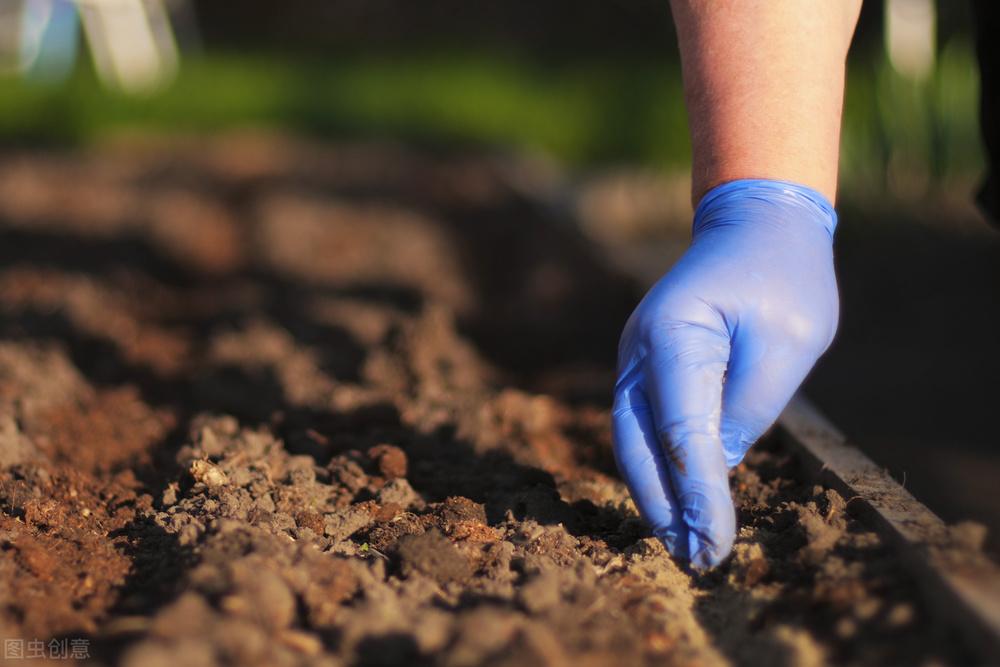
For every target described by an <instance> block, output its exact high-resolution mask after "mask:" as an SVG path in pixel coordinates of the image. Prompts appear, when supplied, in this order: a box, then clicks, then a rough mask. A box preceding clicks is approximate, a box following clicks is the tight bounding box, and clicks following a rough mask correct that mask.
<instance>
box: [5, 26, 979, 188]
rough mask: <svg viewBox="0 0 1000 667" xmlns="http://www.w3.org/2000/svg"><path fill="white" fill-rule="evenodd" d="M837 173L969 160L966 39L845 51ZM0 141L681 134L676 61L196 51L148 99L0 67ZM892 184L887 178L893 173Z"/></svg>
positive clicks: (673, 149) (573, 139) (672, 138)
mask: <svg viewBox="0 0 1000 667" xmlns="http://www.w3.org/2000/svg"><path fill="white" fill-rule="evenodd" d="M849 69H850V74H849V79H848V81H849V84H848V92H847V98H846V103H845V115H844V135H843V175H844V180H845V184H852V183H857V184H858V185H859V187H875V188H885V187H886V186H887V185H888V186H893V185H894V184H898V183H901V184H902V186H903V187H912V186H914V184H916V186H917V187H933V186H934V185H935V184H942V183H947V182H949V181H950V180H953V179H954V178H955V177H956V176H960V175H963V174H969V173H974V172H976V171H977V170H978V169H979V168H980V165H981V155H980V148H979V137H978V125H977V122H976V99H977V97H976V96H977V91H976V85H977V78H976V70H975V61H974V58H973V56H972V51H971V48H970V47H969V45H968V44H966V43H957V44H953V45H950V46H948V47H946V48H945V49H944V50H943V51H942V52H941V57H940V58H939V65H938V67H937V70H936V71H935V72H934V74H933V76H932V77H931V78H930V79H929V80H928V81H927V82H925V83H923V84H915V83H912V82H908V81H905V80H903V79H901V78H900V77H899V76H898V75H896V74H894V73H893V72H892V70H891V68H890V67H889V66H888V65H887V64H886V63H885V62H878V61H876V62H874V63H872V62H869V61H862V62H852V63H851V65H850V67H849ZM0 99H2V102H0V142H3V143H4V144H7V145H12V144H20V145H24V144H38V143H42V144H53V143H57V144H86V143H89V142H92V141H95V140H99V139H100V138H101V137H103V136H105V135H108V134H111V133H115V132H119V131H121V130H132V131H146V132H157V133H171V132H184V133H202V132H214V131H218V130H224V129H227V128H232V127H245V126H254V127H267V128H288V129H292V130H295V131H298V132H304V133H307V134H310V135H315V136H319V137H325V138H341V137H352V138H389V139H397V140H403V141H411V142H422V143H428V144H433V145H446V146H459V147H488V148H494V149H500V150H510V149H514V150H525V151H540V152H544V153H547V154H549V155H551V156H553V157H555V158H556V159H557V160H559V161H561V162H563V163H564V164H566V165H568V166H571V167H592V166H597V165H603V164H609V163H631V164H640V165H645V166H650V167H654V168H664V169H683V168H685V167H686V166H687V164H688V163H689V160H690V151H691V149H690V143H689V139H688V135H687V125H686V116H685V111H684V106H683V100H682V85H681V79H680V71H679V67H678V66H677V64H676V63H675V62H669V61H659V62H658V61H651V60H622V61H617V62H614V61H612V62H608V61H597V62H585V61H570V62H538V61H532V60H524V59H518V58H515V57H511V56H505V55H501V54H496V53H443V54H420V53H408V54H402V55H396V56H393V55H379V56H364V57H362V56H345V57H331V58H324V59H319V58H308V57H301V56H300V57H289V56H280V55H275V54H246V53H240V54H236V53H207V54H200V55H194V56H188V57H186V58H185V59H184V60H183V62H182V66H181V70H180V74H179V76H178V78H177V79H176V81H174V82H173V84H172V85H171V86H169V87H168V88H167V89H165V90H163V91H161V92H159V93H157V94H155V95H153V96H150V97H148V98H141V99H140V98H134V97H126V96H123V95H120V94H117V93H114V92H110V91H108V90H105V89H104V88H102V87H101V86H100V85H99V84H98V82H97V80H96V78H95V75H94V73H93V71H92V69H91V68H90V66H89V64H88V63H86V61H85V60H84V64H82V65H80V66H78V67H77V70H76V72H75V73H74V75H73V76H72V77H71V78H70V79H69V80H68V81H67V82H65V83H63V84H61V85H59V86H55V87H42V86H36V85H33V84H31V83H28V82H24V81H21V80H18V79H16V78H11V77H8V78H3V79H0ZM897 182H898V183H897Z"/></svg>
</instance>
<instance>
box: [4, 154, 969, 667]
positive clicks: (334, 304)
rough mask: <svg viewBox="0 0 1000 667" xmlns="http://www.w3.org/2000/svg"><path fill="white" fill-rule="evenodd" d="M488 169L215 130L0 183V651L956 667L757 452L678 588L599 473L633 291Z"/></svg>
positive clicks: (562, 221)
mask: <svg viewBox="0 0 1000 667" xmlns="http://www.w3.org/2000/svg"><path fill="white" fill-rule="evenodd" d="M547 178H551V175H550V174H549V173H548V172H547V171H545V170H544V169H542V168H541V167H539V166H538V165H532V164H530V163H525V162H518V161H513V160H509V159H500V158H483V157H468V156H455V155H428V154H419V153H414V152H408V151H405V150H402V149H399V148H393V147H384V146H381V147H380V146H351V145H345V146H334V147H317V146H315V145H310V144H306V143H302V142H296V141H293V140H290V139H285V138H280V137H274V136H267V135H258V134H242V135H232V136H228V137H221V138H218V139H213V140H211V141H208V140H191V141H181V140H175V141H172V142H170V143H164V142H148V141H147V142H138V141H135V140H132V141H128V142H122V143H117V144H109V145H106V146H103V147H101V148H99V149H94V150H90V151H87V152H77V153H58V152H52V153H42V152H37V151H34V152H22V153H7V154H6V155H5V156H4V157H3V158H2V167H0V464H2V468H0V550H2V551H3V558H2V559H0V601H2V606H0V635H3V636H4V637H26V638H41V639H46V640H47V639H49V638H51V637H57V638H60V637H63V638H66V637H69V638H86V639H87V640H89V641H90V653H91V657H92V659H93V660H94V661H96V662H98V663H100V664H122V665H128V666H130V667H131V666H135V667H138V666H140V665H141V666H143V667H151V666H158V665H177V664H180V665H190V666H192V667H194V666H198V665H216V664H225V665H298V664H309V665H396V664H407V665H409V664H416V665H447V666H455V667H459V666H464V665H518V666H523V665H536V664H538V665H569V664H574V665H600V664H625V665H633V664H634V665H640V664H660V665H662V664H670V665H674V664H676V665H702V664H704V665H714V664H727V663H736V664H769V665H770V664H788V665H803V666H805V665H818V664H825V663H836V664H872V665H887V664H908V665H914V664H962V663H966V662H968V661H969V656H968V655H967V654H965V653H964V649H963V648H962V645H961V644H960V643H959V642H958V641H957V640H956V639H955V638H954V637H953V636H951V635H950V633H949V631H948V630H947V629H945V628H943V627H942V626H940V625H938V624H935V623H933V622H932V620H931V619H930V617H929V613H928V612H929V610H928V609H927V608H926V606H925V605H924V604H923V602H922V601H921V599H920V598H919V596H918V595H917V593H916V589H915V586H914V582H913V581H911V580H910V579H909V578H908V577H907V576H906V575H905V574H904V572H903V571H902V570H901V568H900V567H899V565H898V563H899V557H898V554H896V553H894V552H893V551H892V550H891V549H890V548H889V547H888V546H886V545H884V544H883V543H882V542H881V541H880V539H879V537H878V536H877V535H876V534H875V533H873V532H871V531H870V530H869V529H868V528H866V527H865V525H864V524H863V523H862V522H861V521H860V520H858V519H857V518H855V517H854V516H852V513H851V505H850V503H849V502H848V501H847V500H845V499H844V498H842V497H841V496H839V495H838V494H837V493H835V492H834V491H832V490H829V489H824V488H822V487H815V486H813V485H811V484H808V483H805V482H803V481H801V479H800V477H799V475H798V470H797V467H796V463H795V461H794V460H793V459H792V458H791V457H790V455H789V454H787V453H786V452H784V451H782V450H781V449H780V448H779V447H778V445H777V444H775V443H772V442H764V443H761V445H760V446H758V447H757V448H755V449H754V450H753V452H752V453H751V454H750V456H749V457H748V459H747V461H746V462H745V463H744V464H742V465H740V466H739V468H738V469H737V470H736V471H734V474H733V480H732V482H733V488H734V493H735V498H736V502H737V506H738V514H739V520H740V525H741V528H740V533H739V537H738V540H737V544H736V547H735V553H734V556H733V557H732V559H731V560H730V561H728V562H727V563H726V564H724V565H723V566H722V567H720V568H718V569H717V570H715V571H712V572H709V573H696V572H692V571H690V570H688V569H686V568H685V566H684V565H683V564H682V563H677V562H674V561H673V560H672V559H671V558H670V557H669V556H668V555H667V554H666V552H665V551H664V549H663V547H662V546H661V545H659V544H658V543H657V542H656V541H655V540H654V539H652V538H650V537H649V535H648V533H647V531H646V529H645V528H644V526H643V524H642V522H641V521H640V520H639V519H638V517H637V515H636V512H635V508H634V506H633V505H632V503H631V501H630V500H629V498H628V494H627V491H626V489H625V487H624V486H623V484H622V483H621V481H620V480H619V479H618V477H617V475H616V472H615V470H614V462H613V458H612V455H611V445H610V433H609V426H608V413H607V408H608V396H609V390H610V386H611V382H612V380H613V377H612V373H613V368H612V365H613V357H614V350H615V346H616V342H617V336H618V333H619V330H620V327H621V325H622V323H623V322H624V319H625V318H626V316H627V315H628V312H629V311H630V310H631V308H632V306H633V305H634V303H635V301H636V298H637V297H638V294H637V292H636V289H635V287H634V285H633V284H632V283H631V282H630V281H629V280H627V279H626V278H624V277H623V276H621V275H619V274H617V273H615V272H614V271H613V270H612V269H610V268H609V267H608V266H607V265H606V263H605V262H604V261H603V259H602V258H601V256H600V255H599V253H597V252H596V251H595V250H594V248H592V247H591V246H590V245H589V244H588V243H587V241H586V240H585V239H584V238H583V237H582V236H581V235H580V233H579V232H578V231H577V229H578V228H577V227H576V226H575V225H574V224H573V221H572V220H569V219H567V218H566V216H565V215H564V214H563V213H560V210H559V209H557V208H555V207H552V206H549V205H546V204H545V203H544V202H542V201H541V200H539V199H538V198H537V197H535V196H533V192H534V191H533V188H534V187H535V185H534V184H537V183H539V182H544V181H545V179H547Z"/></svg>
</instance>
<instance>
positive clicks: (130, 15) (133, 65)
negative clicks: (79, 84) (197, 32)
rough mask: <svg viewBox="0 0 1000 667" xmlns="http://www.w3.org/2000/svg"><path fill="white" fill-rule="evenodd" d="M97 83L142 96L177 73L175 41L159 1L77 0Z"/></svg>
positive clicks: (167, 17)
mask: <svg viewBox="0 0 1000 667" xmlns="http://www.w3.org/2000/svg"><path fill="white" fill-rule="evenodd" d="M78 4H79V6H80V16H81V18H82V21H83V29H84V32H85V33H86V35H87V43H88V44H89V45H90V51H91V53H92V54H93V56H94V67H95V68H96V69H97V75H98V76H99V77H100V78H101V81H102V82H103V83H104V84H105V85H107V86H110V87H113V88H118V89H120V90H122V91H123V92H127V93H132V94H143V93H150V92H153V91H155V90H156V89H158V88H161V87H163V86H164V85H166V84H167V83H169V82H170V81H171V80H172V79H173V78H174V75H175V74H176V73H177V62H178V54H177V42H176V41H175V39H174V33H173V29H172V28H171V25H170V18H169V16H168V15H167V12H166V11H165V10H164V7H163V3H162V2H161V0H78Z"/></svg>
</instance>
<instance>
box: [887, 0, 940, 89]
mask: <svg viewBox="0 0 1000 667" xmlns="http://www.w3.org/2000/svg"><path fill="white" fill-rule="evenodd" d="M936 33H937V13H936V11H935V8H934V0H886V3H885V45H886V51H887V52H888V54H889V62H890V64H892V67H893V69H895V70H896V71H897V72H899V73H900V74H902V75H903V76H905V77H906V78H908V79H912V80H914V81H922V80H924V79H926V78H927V75H928V74H930V72H931V70H932V69H933V68H934V57H935V53H936V47H937V45H936V43H935V42H936Z"/></svg>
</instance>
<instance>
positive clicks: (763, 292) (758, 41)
mask: <svg viewBox="0 0 1000 667" xmlns="http://www.w3.org/2000/svg"><path fill="white" fill-rule="evenodd" d="M859 6H860V3H859V2H844V3H841V2H824V1H822V0H774V1H769V2H707V1H686V2H685V1H681V0H676V1H674V2H672V8H673V12H674V17H675V22H676V24H677V31H678V36H679V43H680V47H681V57H682V64H683V69H684V79H685V96H686V99H687V104H688V115H689V117H690V126H691V136H692V145H693V150H694V156H693V157H694V165H693V172H692V181H693V186H692V194H693V197H694V198H695V200H696V201H700V204H699V206H698V209H697V211H696V213H695V222H694V232H693V239H692V244H691V247H690V248H689V249H688V251H687V252H686V253H685V255H684V256H683V257H682V258H681V259H680V261H679V262H678V263H677V264H676V265H675V266H674V268H673V269H672V270H671V271H670V272H669V273H668V274H667V275H666V276H664V277H663V278H662V279H661V280H660V281H659V282H658V283H657V284H656V285H654V287H653V288H652V289H651V290H650V292H649V293H648V294H647V295H646V297H645V298H644V299H643V300H642V302H641V303H640V304H639V306H638V307H637V308H636V310H635V312H634V313H633V314H632V316H631V318H630V319H629V321H628V323H627V324H626V326H625V331H624V332H623V334H622V339H621V343H620V345H619V359H618V382H617V384H616V387H615V403H614V410H613V432H614V440H615V454H616V458H617V460H618V465H619V468H620V470H621V471H622V474H623V476H624V477H625V480H626V482H627V483H628V485H629V488H630V491H631V492H632V497H633V499H634V500H635V502H636V505H637V506H638V507H639V510H640V512H641V513H642V514H643V516H644V517H645V519H646V520H647V522H649V523H650V525H651V527H652V530H653V533H654V535H656V536H657V537H658V538H660V539H661V540H662V541H663V542H664V544H665V545H666V546H667V548H668V549H669V550H670V551H671V553H673V554H674V555H676V556H678V557H681V558H688V559H690V560H691V562H692V564H693V565H695V566H697V567H710V566H714V565H717V564H718V563H719V562H721V560H722V559H723V558H725V556H726V555H728V553H729V551H730V549H731V547H732V542H733V539H734V537H735V530H736V524H735V513H734V509H733V505H732V500H731V496H730V492H729V485H728V474H727V473H728V469H729V468H730V467H732V466H734V465H736V464H737V463H738V462H739V461H740V460H741V459H742V457H743V455H744V454H745V452H746V450H747V449H748V448H749V447H750V445H752V444H753V443H754V442H755V441H756V440H757V439H758V438H759V437H760V436H761V435H762V434H763V433H764V431H766V430H767V428H769V427H770V425H771V424H772V423H773V422H774V420H775V419H776V418H777V416H778V414H779V413H780V411H781V410H782V409H783V408H784V406H785V405H786V404H787V402H788V400H789V399H790V398H791V396H792V394H793V393H794V392H795V390H796V389H797V388H798V386H799V384H800V383H801V382H802V380H803V379H804V378H805V376H806V374H807V373H808V372H809V370H810V369H811V368H812V366H813V364H814V363H815V361H816V359H817V358H818V357H819V356H820V355H821V354H822V352H823V351H824V350H825V349H826V347H827V346H828V345H829V343H830V341H831V340H832V338H833V334H834V331H835V329H836V324H837V315H838V301H837V288H836V278H835V275H834V271H833V255H832V236H833V231H834V228H835V226H836V214H835V212H834V210H833V207H832V204H830V201H832V199H833V197H834V194H835V192H836V174H837V156H838V150H837V143H838V137H839V127H840V111H841V104H842V95H843V77H844V59H845V57H846V53H847V48H848V45H849V42H850V36H851V32H852V31H853V26H854V23H855V21H856V19H857V12H858V8H859ZM706 193H707V194H706Z"/></svg>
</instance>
